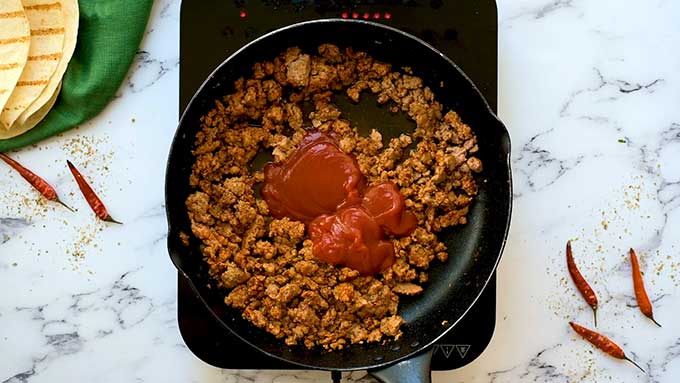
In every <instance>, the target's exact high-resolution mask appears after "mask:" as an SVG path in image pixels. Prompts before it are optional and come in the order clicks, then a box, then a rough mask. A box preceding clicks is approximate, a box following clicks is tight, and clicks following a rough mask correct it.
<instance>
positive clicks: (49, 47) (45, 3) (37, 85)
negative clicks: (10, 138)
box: [0, 0, 65, 129]
mask: <svg viewBox="0 0 680 383" xmlns="http://www.w3.org/2000/svg"><path fill="white" fill-rule="evenodd" d="M3 1H5V0H3ZM22 4H23V6H24V10H25V12H26V17H27V18H28V23H29V25H30V28H31V32H30V36H31V37H30V47H29V51H28V58H27V61H26V65H25V66H24V69H23V71H22V72H21V76H20V77H19V81H17V83H16V87H15V88H14V90H13V91H12V94H11V95H10V97H9V99H8V100H7V103H6V104H5V106H4V108H3V109H2V113H1V114H0V125H2V126H4V128H5V129H9V128H10V127H11V126H12V124H14V121H16V120H17V118H19V116H20V115H21V114H22V113H23V112H24V110H26V109H27V108H28V107H29V106H30V105H31V103H33V101H35V100H36V99H37V98H38V97H39V96H40V94H41V93H42V91H43V90H44V89H45V88H46V87H47V85H48V84H49V80H50V78H51V77H52V75H53V74H54V72H55V71H56V69H57V66H58V65H59V61H60V59H61V52H62V49H63V46H64V33H65V29H64V13H63V11H62V8H61V3H60V2H59V1H56V0H22ZM51 55H57V56H58V58H52V59H47V60H35V59H32V58H35V57H52V56H51Z"/></svg>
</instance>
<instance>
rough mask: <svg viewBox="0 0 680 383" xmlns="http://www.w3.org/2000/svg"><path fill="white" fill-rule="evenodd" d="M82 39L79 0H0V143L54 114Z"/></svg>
mask: <svg viewBox="0 0 680 383" xmlns="http://www.w3.org/2000/svg"><path fill="white" fill-rule="evenodd" d="M77 36H78V0H0V139H6V138H10V137H14V136H18V135H20V134H22V133H25V132H26V131H28V130H30V129H31V128H33V127H35V126H36V125H37V124H38V123H39V122H40V121H41V120H42V119H43V118H44V117H45V116H46V115H47V113H48V112H49V111H50V109H51V108H52V106H53V105H54V103H55V101H56V100H57V96H58V95H59V91H60V89H61V79H62V77H63V76H64V73H65V72H66V68H67V67H68V63H69V61H70V60H71V57H72V56H73V51H74V50H75V46H76V40H77Z"/></svg>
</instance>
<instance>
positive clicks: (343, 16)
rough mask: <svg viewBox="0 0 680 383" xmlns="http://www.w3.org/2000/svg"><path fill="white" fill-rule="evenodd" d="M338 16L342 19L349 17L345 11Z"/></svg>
mask: <svg viewBox="0 0 680 383" xmlns="http://www.w3.org/2000/svg"><path fill="white" fill-rule="evenodd" d="M340 16H342V18H343V19H346V18H348V17H349V15H348V14H347V12H342V15H340Z"/></svg>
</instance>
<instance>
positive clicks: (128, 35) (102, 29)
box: [0, 0, 153, 152]
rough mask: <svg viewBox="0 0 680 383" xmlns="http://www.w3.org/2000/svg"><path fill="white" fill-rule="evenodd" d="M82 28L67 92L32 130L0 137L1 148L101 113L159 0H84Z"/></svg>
mask: <svg viewBox="0 0 680 383" xmlns="http://www.w3.org/2000/svg"><path fill="white" fill-rule="evenodd" d="M79 3H80V4H79V5H80V26H79V29H78V42H77V44H76V49H75V52H74V53H73V58H72V59H71V62H70V63H69V66H68V69H67V70H66V73H65V74H64V79H63V81H62V88H61V94H60V95H59V97H58V98H57V102H56V103H55V104H54V107H53V108H52V110H51V111H50V113H49V114H48V115H47V116H46V117H45V119H44V120H43V121H42V122H40V124H38V125H37V126H36V127H35V128H33V129H31V130H29V131H28V132H26V133H24V134H22V135H21V136H17V137H14V138H10V139H7V140H0V152H5V151H8V150H12V149H18V148H21V147H23V146H26V145H30V144H34V143H36V142H38V141H40V140H44V139H46V138H48V137H51V136H53V135H55V134H58V133H61V132H63V131H66V130H68V129H71V128H74V127H76V126H78V125H79V124H82V123H83V122H85V121H87V120H89V119H90V118H92V117H94V116H96V115H97V114H98V113H99V112H101V111H102V110H103V109H104V107H105V106H106V105H107V104H108V103H109V102H110V101H111V99H112V98H113V97H114V95H115V94H116V91H117V90H118V87H120V84H121V83H122V82H123V80H124V79H125V76H126V74H127V72H128V69H129V68H130V64H131V63H132V60H133V59H134V57H135V54H136V53H137V49H138V47H139V43H140V41H141V40H142V37H143V36H144V30H145V29H146V23H147V21H148V20H149V12H150V11H151V6H152V5H153V0H80V1H79Z"/></svg>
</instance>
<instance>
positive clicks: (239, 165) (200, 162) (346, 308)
mask: <svg viewBox="0 0 680 383" xmlns="http://www.w3.org/2000/svg"><path fill="white" fill-rule="evenodd" d="M318 53H319V54H318V55H309V54H305V53H303V52H301V50H300V49H298V48H289V49H287V50H286V51H285V52H284V53H282V54H281V55H279V56H278V57H276V58H275V59H274V60H273V61H268V62H261V63H256V64H255V65H254V66H253V73H252V77H251V78H249V79H243V78H241V79H239V80H238V81H236V83H235V91H234V93H233V94H230V95H227V96H225V97H224V98H223V99H222V100H219V101H217V102H216V106H215V108H214V109H213V110H211V111H210V112H209V113H208V114H207V115H206V116H204V117H203V118H202V119H201V130H200V132H199V133H198V134H197V136H196V146H195V149H194V151H193V154H194V155H195V156H196V162H195V163H194V166H193V171H192V174H191V177H190V183H191V187H192V188H193V189H194V190H195V191H194V192H193V194H191V195H190V196H189V197H188V198H187V201H186V206H187V209H188V212H189V218H190V220H191V229H192V232H193V234H194V235H195V236H196V237H197V238H198V239H199V240H200V242H201V251H202V253H203V256H204V259H205V261H206V262H207V263H208V265H209V268H210V274H211V276H212V277H213V278H214V279H215V280H216V281H217V283H218V285H219V286H220V287H222V288H224V289H225V294H226V298H225V302H226V304H228V305H230V306H232V307H235V308H238V309H240V310H242V312H243V317H244V318H245V319H247V320H248V321H250V322H252V323H253V324H254V325H256V326H258V327H260V328H262V329H264V330H266V331H268V332H269V333H271V334H273V335H274V336H276V337H277V338H283V339H284V340H285V342H286V344H288V345H296V344H300V343H302V344H304V345H305V346H307V347H310V348H311V347H315V346H322V347H324V348H326V349H341V348H343V347H344V346H346V345H348V344H350V343H362V342H377V341H380V340H381V339H383V338H384V337H394V338H398V337H399V336H400V335H401V330H400V326H401V325H402V324H403V323H404V321H403V319H402V318H401V317H400V316H399V315H398V313H397V309H398V304H399V294H401V295H416V294H419V293H420V292H422V290H423V288H422V286H423V285H424V284H426V282H427V280H428V274H427V269H428V267H429V265H430V262H432V260H433V259H434V258H437V259H438V260H439V261H441V262H444V261H446V260H447V257H448V254H447V251H446V250H447V249H446V246H445V245H444V244H443V243H441V242H440V241H439V240H438V239H437V235H436V233H438V232H439V231H441V230H442V229H444V228H446V227H449V226H454V225H459V224H465V223H466V215H467V212H468V208H469V206H470V204H471V203H472V201H473V198H474V196H475V195H476V194H477V188H476V184H475V180H474V177H473V173H474V172H480V171H481V170H482V164H481V162H480V160H479V159H477V158H475V157H473V156H472V154H473V153H475V152H476V151H477V150H478V148H477V143H476V138H475V136H474V134H473V132H472V130H471V129H470V127H469V126H467V125H466V124H464V123H463V122H462V121H461V119H460V117H459V116H458V115H457V114H456V113H455V112H453V111H448V112H446V113H445V114H443V112H442V105H441V104H440V103H438V102H437V101H436V100H435V96H434V94H433V92H432V91H431V90H430V89H429V88H428V87H426V86H424V85H423V82H422V80H421V79H420V78H418V77H416V76H414V75H412V74H410V73H411V71H410V69H408V68H403V69H402V71H401V72H400V71H396V70H393V68H392V67H391V65H390V64H386V63H382V62H379V61H376V60H374V59H373V58H372V57H371V56H369V55H368V54H366V53H364V52H355V51H353V50H352V49H351V48H347V49H344V50H341V49H340V48H338V47H337V46H334V45H330V44H324V45H321V46H320V47H319V48H318ZM340 91H344V92H345V93H346V94H347V97H349V98H350V99H351V100H353V101H359V99H360V97H361V94H362V92H364V91H369V92H371V93H373V94H375V95H376V96H377V100H378V103H380V104H388V105H389V107H390V110H391V111H392V112H394V113H397V112H399V111H401V112H404V113H406V114H407V115H408V116H409V117H410V118H411V119H412V120H413V121H415V124H416V128H415V131H414V132H413V133H411V134H402V135H400V136H399V137H396V138H393V139H390V140H387V142H383V138H382V136H381V134H380V132H378V131H377V130H372V131H371V133H370V134H369V135H368V136H361V135H360V134H359V133H358V131H357V129H356V127H353V126H352V125H351V124H350V123H349V122H348V121H347V120H346V119H343V116H342V111H341V110H340V109H339V108H338V107H337V106H336V105H334V103H333V100H334V93H336V92H340ZM303 101H308V102H311V103H312V104H313V105H314V110H313V111H312V112H311V113H309V114H308V116H304V114H303V112H302V102H303ZM310 128H313V129H316V130H318V131H321V132H331V133H333V134H334V135H336V136H337V137H341V138H340V140H339V146H340V148H341V150H343V151H344V152H346V153H351V154H352V155H354V156H355V157H356V159H357V161H358V163H359V166H360V168H361V171H362V173H363V174H364V175H365V176H366V178H367V180H368V182H369V184H372V183H378V182H385V181H392V182H394V183H395V184H396V185H398V186H399V188H400V191H401V193H402V195H403V196H404V198H405V200H406V206H407V207H408V209H409V210H410V211H412V212H413V213H415V214H416V216H417V218H418V227H417V228H416V230H415V231H414V232H413V233H412V234H411V235H410V236H407V237H404V238H399V239H392V242H393V244H394V248H395V253H396V256H397V260H396V262H395V263H394V264H393V265H392V266H391V267H390V268H388V269H386V270H384V271H383V272H382V273H380V274H378V275H374V276H360V275H359V273H358V272H357V271H355V270H352V269H350V268H347V267H340V266H334V265H330V264H325V263H322V262H319V261H317V259H316V258H315V257H314V255H313V254H312V242H311V241H310V240H309V239H308V238H306V236H305V225H304V224H303V223H301V222H296V221H292V220H289V219H288V218H283V219H273V218H272V217H271V216H269V211H268V207H267V204H266V202H265V201H264V200H262V199H261V198H260V197H259V195H258V193H257V190H258V184H261V183H262V182H263V178H264V176H263V173H262V171H259V170H254V169H253V166H252V162H253V159H254V158H255V157H256V155H257V154H258V153H260V152H262V151H268V152H271V154H272V155H273V157H274V160H275V161H283V160H285V159H286V158H287V157H288V156H289V155H290V154H291V153H292V152H293V151H294V150H295V148H296V146H297V145H298V144H299V143H300V141H301V140H302V138H303V137H304V135H305V134H306V133H307V132H308V129H310Z"/></svg>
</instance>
